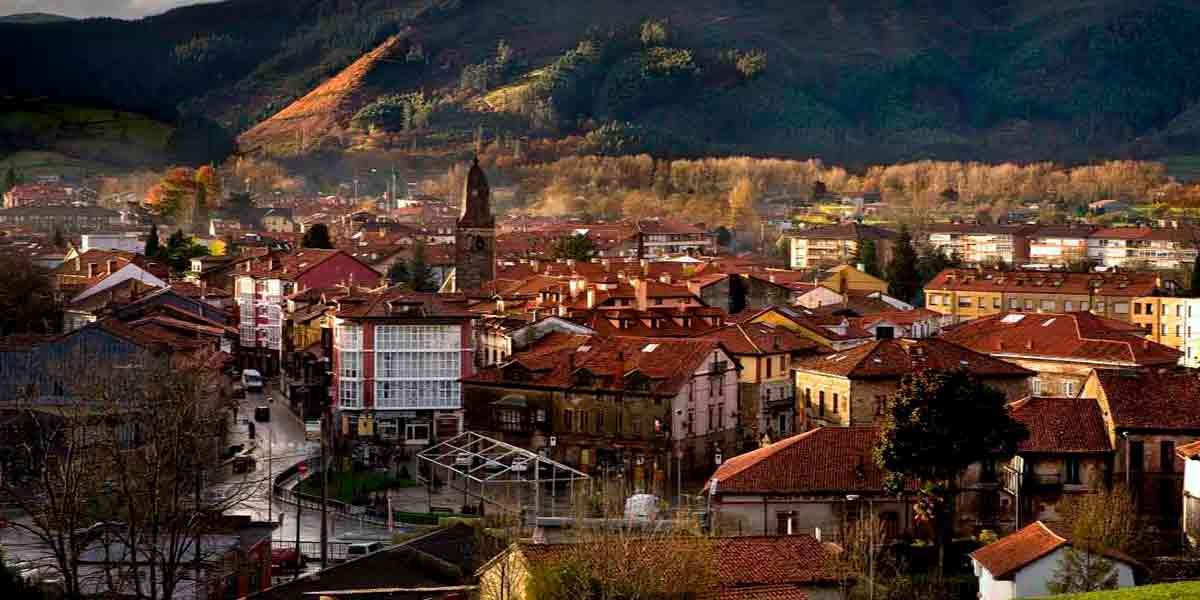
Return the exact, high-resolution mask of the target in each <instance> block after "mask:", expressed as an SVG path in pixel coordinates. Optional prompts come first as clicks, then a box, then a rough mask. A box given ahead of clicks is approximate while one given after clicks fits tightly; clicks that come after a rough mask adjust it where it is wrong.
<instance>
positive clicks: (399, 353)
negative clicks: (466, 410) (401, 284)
mask: <svg viewBox="0 0 1200 600" xmlns="http://www.w3.org/2000/svg"><path fill="white" fill-rule="evenodd" d="M461 336H462V331H461V329H460V328H459V327H458V326H454V325H377V326H376V327H375V346H374V350H375V380H376V381H375V393H376V402H375V404H376V406H377V407H379V408H393V409H395V408H449V409H454V408H459V407H461V406H462V394H461V390H460V384H459V382H458V379H459V378H460V377H461V376H462V354H461V349H460V348H459V346H461V345H462V337H461Z"/></svg>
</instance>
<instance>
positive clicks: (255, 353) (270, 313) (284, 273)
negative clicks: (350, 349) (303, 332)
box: [233, 248, 380, 376]
mask: <svg viewBox="0 0 1200 600" xmlns="http://www.w3.org/2000/svg"><path fill="white" fill-rule="evenodd" d="M379 277H380V276H379V273H378V272H376V271H375V270H374V269H372V268H371V267H370V266H368V265H366V264H365V263H363V262H361V261H359V260H358V259H356V258H354V257H353V256H350V255H349V254H346V253H345V252H343V251H341V250H316V249H312V248H304V249H302V250H297V251H295V252H291V253H288V252H271V253H269V254H265V255H262V256H257V257H254V258H252V259H250V260H246V261H242V262H241V263H240V264H238V266H237V270H236V271H235V273H234V277H233V279H234V292H235V297H236V300H237V304H238V315H239V320H238V330H239V339H240V344H239V345H240V346H241V349H242V352H241V358H242V361H243V366H244V367H247V368H256V369H258V370H259V371H261V372H263V373H264V374H266V375H268V376H272V375H274V374H276V373H278V371H279V363H280V359H281V353H282V351H283V321H284V318H283V317H284V314H283V312H284V299H285V298H286V297H287V296H289V295H291V294H294V293H297V292H303V291H305V290H308V289H314V288H331V287H334V286H336V285H338V284H351V285H353V284H358V285H375V284H377V283H378V282H379Z"/></svg>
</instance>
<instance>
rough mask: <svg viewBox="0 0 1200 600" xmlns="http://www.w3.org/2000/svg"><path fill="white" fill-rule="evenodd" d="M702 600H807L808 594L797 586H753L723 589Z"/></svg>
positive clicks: (702, 597) (703, 597) (705, 596)
mask: <svg viewBox="0 0 1200 600" xmlns="http://www.w3.org/2000/svg"><path fill="white" fill-rule="evenodd" d="M699 598H701V599H702V600H808V594H805V593H804V589H803V588H802V587H800V586H798V585H792V584H787V583H785V584H779V585H755V586H750V587H742V588H725V589H722V590H719V591H717V592H715V593H712V594H708V595H703V596H700V597H699Z"/></svg>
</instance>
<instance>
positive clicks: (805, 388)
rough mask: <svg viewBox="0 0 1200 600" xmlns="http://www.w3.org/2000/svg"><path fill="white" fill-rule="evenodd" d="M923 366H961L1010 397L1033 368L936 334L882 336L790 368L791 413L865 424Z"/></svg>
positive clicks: (813, 420) (1024, 388)
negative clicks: (913, 337)
mask: <svg viewBox="0 0 1200 600" xmlns="http://www.w3.org/2000/svg"><path fill="white" fill-rule="evenodd" d="M924 369H946V370H951V369H966V370H967V371H968V372H969V373H971V374H972V375H974V376H976V377H978V378H979V379H980V380H981V381H982V382H983V383H985V384H987V385H990V386H992V387H994V388H996V389H999V390H1000V391H1002V392H1003V393H1004V395H1005V397H1006V398H1008V399H1009V400H1010V401H1012V400H1017V399H1019V398H1023V397H1025V396H1026V395H1028V393H1029V387H1028V380H1029V378H1030V376H1032V375H1033V372H1032V371H1030V370H1028V369H1025V368H1024V367H1020V366H1018V365H1015V364H1012V363H1009V362H1005V361H1003V360H1000V359H997V358H992V357H990V356H988V355H986V354H980V353H978V352H975V351H973V350H970V349H967V348H964V347H962V346H958V345H956V344H952V343H950V342H947V341H945V340H941V339H937V338H928V339H923V340H907V339H905V340H897V339H882V340H875V341H873V342H870V343H867V344H864V345H861V346H857V347H854V348H851V349H849V350H842V351H839V352H836V353H834V354H828V355H824V356H811V357H808V358H806V359H803V360H801V361H799V362H797V363H796V364H795V365H794V367H793V370H792V371H793V376H794V379H795V382H796V414H797V415H799V416H800V418H801V419H802V420H803V422H804V423H805V425H806V426H808V427H819V426H849V425H871V424H874V423H875V422H876V419H877V418H878V416H879V415H880V414H882V410H883V404H884V401H885V398H886V397H887V396H889V395H891V394H892V393H893V392H895V391H896V389H897V388H898V387H899V385H900V380H901V379H902V378H903V377H904V376H905V375H907V374H909V373H912V372H914V371H919V370H924Z"/></svg>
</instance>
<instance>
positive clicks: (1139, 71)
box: [0, 0, 1200, 165]
mask: <svg viewBox="0 0 1200 600" xmlns="http://www.w3.org/2000/svg"><path fill="white" fill-rule="evenodd" d="M1198 29H1200V7H1197V6H1195V5H1193V4H1190V3H1181V2H1177V1H1174V0H1147V1H1145V2H1139V3H1131V2H1127V1H1124V0H1100V1H1088V2H1085V1H1082V0H1051V1H1044V2H1036V3H1035V2H1028V1H1024V0H1011V1H1008V2H984V3H964V2H954V1H952V0H857V1H845V2H820V3H817V2H795V1H794V0H688V1H686V2H683V1H668V2H658V3H649V4H648V3H641V2H632V1H628V0H614V1H611V2H592V1H590V0H492V1H486V2H485V1H482V0H289V1H287V2H284V1H282V0H229V1H227V2H222V3H217V4H207V5H197V6H191V7H186V8H182V9H177V10H174V11H171V12H168V13H166V14H164V15H160V16H156V17H152V18H148V19H143V20H140V21H118V20H112V19H90V20H83V21H67V22H51V23H42V24H35V25H29V24H11V23H9V24H6V23H0V65H4V66H3V67H0V69H5V70H6V71H8V72H7V73H5V74H4V75H3V77H0V96H5V97H16V98H38V99H42V98H49V99H52V100H55V101H61V102H72V103H80V104H86V105H90V106H97V107H102V108H106V109H120V110H124V111H131V112H137V113H141V114H145V115H148V116H150V117H152V118H155V119H159V120H163V121H167V122H171V123H176V122H181V121H182V122H187V123H191V124H193V126H192V127H190V128H189V129H188V130H187V131H200V132H203V133H202V135H203V136H204V137H205V138H206V142H205V148H209V147H213V146H214V144H213V143H212V142H211V138H212V136H213V131H214V127H219V128H220V131H222V132H224V133H225V134H228V135H229V136H232V135H235V134H238V133H240V132H243V131H246V130H248V129H250V128H251V127H252V126H254V125H255V124H257V123H260V122H261V121H263V120H264V119H267V118H268V117H270V116H271V115H274V114H275V113H277V112H279V111H280V110H281V109H283V108H284V107H286V106H288V105H289V104H290V103H291V102H293V101H294V100H296V99H298V98H300V97H302V96H304V95H305V94H306V93H308V92H309V91H310V90H312V89H313V88H315V87H317V86H318V85H320V84H321V83H322V82H324V81H326V80H328V79H329V78H331V77H333V76H335V75H337V74H338V73H339V72H340V71H341V70H342V69H344V68H345V67H347V66H348V65H350V64H351V63H352V62H354V61H355V60H356V59H358V58H359V57H361V56H362V55H363V54H364V53H366V52H369V51H370V50H372V49H374V48H377V47H378V46H379V45H380V44H381V43H383V42H384V41H385V40H387V39H388V38H389V37H391V36H399V37H400V38H402V39H403V40H404V43H403V44H402V45H401V48H402V49H403V54H402V55H400V56H391V57H389V58H388V60H387V63H388V64H387V65H386V66H387V68H386V69H381V70H380V73H382V75H381V76H373V77H372V78H371V80H370V81H368V82H366V83H367V85H366V86H365V87H364V88H363V89H361V90H357V89H356V90H355V91H356V93H359V92H361V94H360V95H356V97H355V98H354V100H355V103H353V105H352V106H348V107H347V108H346V110H347V114H345V115H344V116H341V117H339V118H341V122H342V123H343V125H344V126H345V128H346V129H347V130H348V131H349V136H347V132H345V131H338V132H336V133H337V137H338V142H339V143H340V144H342V145H343V146H346V145H351V144H353V143H361V142H362V139H361V136H362V135H366V134H367V133H370V134H371V135H379V136H384V137H385V139H386V142H385V146H388V147H400V148H403V147H407V146H406V145H416V144H417V143H419V142H421V141H423V140H429V141H426V142H425V144H426V146H428V145H430V144H434V145H436V144H439V143H442V144H443V146H444V148H443V149H445V150H448V151H459V152H460V153H461V151H463V150H464V149H469V148H470V146H471V144H472V141H473V140H472V138H477V137H481V136H489V135H490V136H504V137H508V138H512V139H529V140H534V139H546V138H549V139H554V140H558V141H566V140H571V143H569V144H567V145H566V146H564V147H563V148H561V149H559V148H556V149H555V150H556V152H555V153H554V154H556V155H564V154H571V153H575V154H590V153H600V154H615V155H624V154H634V153H639V152H651V153H653V154H655V155H659V156H672V157H683V158H688V157H699V156H705V155H739V154H745V155H752V156H781V157H791V158H807V157H811V156H821V157H823V158H825V159H826V160H828V161H830V162H839V163H844V164H858V165H866V164H870V163H887V162H896V161H902V160H912V159H924V158H935V159H937V158H941V159H955V160H987V161H998V160H1059V161H1066V162H1084V161H1088V160H1091V159H1094V158H1098V157H1110V156H1120V157H1125V156H1128V157H1147V156H1159V155H1165V154H1179V153H1190V152H1192V151H1194V150H1195V148H1196V146H1197V145H1198V143H1200V137H1198V134H1200V108H1197V106H1196V101H1197V100H1198V99H1200V40H1198V39H1197V38H1196V36H1195V35H1194V32H1195V31H1197V30H1198ZM360 96H361V97H360ZM481 129H482V130H483V131H482V132H480V130H481ZM406 132H407V133H406ZM326 133H329V132H326ZM355 135H359V136H360V137H359V138H355V137H354V136H355ZM406 135H407V136H408V137H406ZM387 136H391V138H387ZM368 137H370V136H368ZM409 138H412V139H409ZM347 140H349V141H347ZM368 142H369V144H374V143H375V141H372V140H368ZM0 143H3V140H0ZM526 143H527V144H528V143H529V142H526ZM8 145H9V146H13V145H14V143H13V142H12V140H10V141H9V143H8ZM334 146H336V144H335V145H334ZM216 147H218V148H223V147H224V146H221V145H220V144H216ZM314 147H316V148H327V147H329V146H321V145H319V144H318V145H315V146H314ZM559 150H563V151H559ZM554 157H555V156H550V157H549V158H554Z"/></svg>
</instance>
